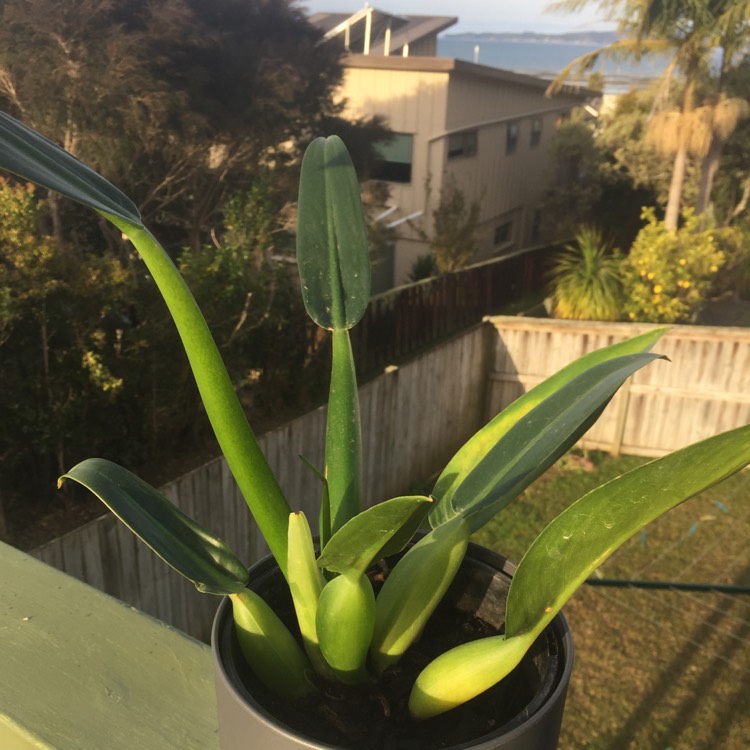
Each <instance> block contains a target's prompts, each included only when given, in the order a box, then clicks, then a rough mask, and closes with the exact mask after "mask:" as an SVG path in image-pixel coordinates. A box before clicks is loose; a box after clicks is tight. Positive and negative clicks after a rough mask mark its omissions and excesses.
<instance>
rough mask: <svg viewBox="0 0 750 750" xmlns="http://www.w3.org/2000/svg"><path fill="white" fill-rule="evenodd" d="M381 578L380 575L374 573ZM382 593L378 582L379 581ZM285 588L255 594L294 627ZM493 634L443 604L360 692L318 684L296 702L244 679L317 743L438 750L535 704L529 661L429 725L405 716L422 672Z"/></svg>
mask: <svg viewBox="0 0 750 750" xmlns="http://www.w3.org/2000/svg"><path fill="white" fill-rule="evenodd" d="M376 576H377V574H376ZM374 583H375V585H376V587H377V585H378V584H377V580H375V581H374ZM285 589H286V587H285V586H277V585H269V586H267V587H266V586H261V587H258V590H259V593H261V595H263V596H264V598H266V600H267V601H268V602H269V604H271V606H272V607H273V608H274V609H276V611H277V612H279V614H280V615H281V616H282V619H284V620H285V621H287V624H288V625H289V626H290V628H294V617H293V615H292V605H291V600H289V599H288V591H287V590H285ZM501 632H502V627H495V626H493V625H492V624H490V623H488V622H485V621H484V620H482V619H480V618H478V617H475V616H474V615H472V614H471V613H468V612H464V611H462V610H460V609H456V608H454V607H450V606H443V605H441V606H440V607H439V608H438V609H437V610H436V611H435V613H434V614H433V615H432V617H431V618H430V620H429V621H428V623H427V626H426V627H425V630H424V632H423V634H422V636H421V638H420V639H419V641H418V642H417V643H415V644H414V645H413V646H412V647H411V648H410V649H409V650H408V651H407V653H406V654H405V655H404V657H403V658H402V659H401V661H400V662H399V663H398V664H397V665H396V666H394V667H391V668H389V669H388V670H387V671H386V672H385V673H384V674H383V676H382V677H381V678H380V679H379V680H377V682H373V683H372V684H368V685H365V686H358V687H356V688H352V687H347V686H342V685H340V684H338V683H336V684H329V683H319V684H320V688H321V690H320V693H318V694H315V695H313V696H309V697H307V698H304V699H302V700H299V701H297V702H294V703H290V702H288V701H284V700H280V699H278V698H276V697H275V696H273V695H271V694H269V691H268V690H267V689H264V688H263V686H262V685H261V684H260V683H258V681H257V679H256V678H255V676H254V675H253V674H252V672H251V670H250V669H249V668H244V669H242V670H241V678H242V680H243V682H244V683H245V686H246V687H247V689H248V690H249V692H250V693H251V694H252V696H253V697H254V699H255V700H256V701H257V702H258V703H260V704H261V706H263V708H265V709H266V711H268V712H269V713H270V714H272V715H273V716H275V717H276V718H277V719H278V720H279V721H280V722H281V723H283V724H286V725H287V726H289V727H291V728H292V729H294V730H295V731H296V732H298V733H300V734H303V735H306V736H308V737H310V738H312V739H315V740H317V741H319V742H322V743H325V744H328V745H333V746H334V747H337V748H345V749H346V750H436V749H437V748H450V747H454V746H460V745H462V744H463V743H466V742H469V741H472V740H476V739H478V738H480V737H483V736H484V735H487V734H489V733H492V732H494V731H496V730H498V729H500V728H501V727H503V726H504V725H506V724H508V723H509V722H511V721H512V720H513V719H514V718H516V717H518V716H519V714H521V715H524V711H525V709H526V708H527V706H528V705H529V703H530V702H531V701H532V699H533V697H534V694H535V691H536V690H537V688H538V685H539V670H538V668H537V666H536V665H535V663H534V660H533V657H527V659H525V660H524V662H522V663H521V665H519V667H518V668H517V669H516V670H514V672H513V673H512V674H511V675H510V676H509V677H507V678H506V679H504V680H503V681H502V682H501V683H500V684H498V685H496V686H495V687H493V688H491V689H490V690H488V691H486V692H485V693H483V694H482V695H480V696H478V697H477V698H475V699H473V700H471V701H469V702H468V703H465V704H464V705H463V706H460V707H458V708H455V709H453V710H452V711H448V712H447V713H445V714H442V715H440V716H436V717H434V718H432V719H427V720H425V721H419V722H418V721H415V720H413V719H412V718H411V717H410V716H409V713H408V708H407V704H408V700H409V693H410V691H411V688H412V685H413V684H414V681H415V680H416V678H417V675H418V674H419V673H420V672H421V670H422V669H423V668H424V667H425V666H426V665H427V664H428V663H429V662H430V661H432V660H433V659H434V658H435V657H437V656H439V655H440V654H442V653H444V652H445V651H447V650H449V649H451V648H453V647H454V646H457V645H460V644H461V643H467V642H469V641H471V640H475V639H477V638H481V637H485V636H492V635H498V634H500V633H501Z"/></svg>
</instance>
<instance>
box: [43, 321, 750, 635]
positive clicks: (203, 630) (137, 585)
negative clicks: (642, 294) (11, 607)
mask: <svg viewBox="0 0 750 750" xmlns="http://www.w3.org/2000/svg"><path fill="white" fill-rule="evenodd" d="M650 327H651V326H644V325H633V324H609V323H574V322H569V321H555V320H539V319H532V318H519V317H495V318H489V319H487V320H486V321H485V323H484V324H482V325H479V326H475V327H473V328H472V329H470V330H468V331H467V332H465V333H464V334H462V335H461V336H459V337H456V338H454V339H451V340H450V341H448V342H446V343H445V344H443V345H441V346H439V347H437V348H435V349H433V350H431V351H430V352H429V353H427V354H425V355H423V356H421V357H419V358H418V359H416V360H415V361H413V362H411V363H409V364H408V365H405V366H403V367H400V368H389V369H388V371H387V372H386V373H385V374H383V375H381V376H380V377H378V378H376V379H375V380H373V381H371V382H370V383H368V384H367V385H366V386H364V387H363V388H361V389H360V402H361V411H362V427H363V443H364V456H365V466H364V474H365V476H364V481H365V487H366V489H367V493H368V494H367V499H368V501H369V502H372V503H374V502H377V501H379V500H383V499H385V498H387V497H391V496H394V495H397V494H402V493H404V492H406V491H408V490H409V489H410V488H411V487H413V485H414V484H415V483H418V482H421V481H423V480H425V479H426V478H427V477H429V476H430V475H432V474H433V473H434V472H436V471H438V470H439V469H440V468H442V466H443V465H444V464H445V463H446V461H447V460H448V459H449V458H450V456H451V455H452V454H453V452H454V451H455V450H456V449H457V448H458V447H459V446H460V445H461V444H462V443H463V442H464V441H465V440H466V439H467V438H468V437H469V436H470V435H471V434H472V433H473V432H474V431H475V430H476V429H477V428H478V427H479V426H480V425H481V424H482V423H483V422H484V421H486V419H488V418H489V417H490V416H492V415H494V414H495V413H496V412H497V411H499V410H500V409H501V408H503V407H504V406H505V405H507V404H508V403H510V402H511V401H512V400H513V399H514V398H516V397H517V396H518V395H520V394H521V393H522V392H524V391H525V390H527V389H528V388H530V387H532V386H534V385H535V384H537V383H538V382H540V381H541V380H542V379H543V378H545V377H546V376H548V375H550V374H552V373H553V372H554V371H556V370H558V369H559V368H560V367H562V366H564V365H565V364H567V363H568V362H570V361H571V360H573V359H574V358H576V357H578V356H580V355H582V354H584V353H586V352H588V351H591V350H593V349H596V348H599V347H602V346H606V345H607V344H610V343H614V342H615V341H619V340H622V339H624V338H627V337H629V336H633V335H635V334H636V333H639V332H641V331H643V330H646V329H647V328H650ZM656 349H657V350H658V351H659V352H663V353H664V354H666V355H667V356H668V357H669V358H670V360H671V362H666V361H657V362H655V363H653V364H651V365H649V366H648V367H646V368H644V369H643V370H640V371H639V372H638V373H637V374H636V375H635V376H634V377H633V378H632V380H631V381H630V382H629V383H628V384H627V385H626V386H624V387H623V389H622V390H621V392H620V394H619V395H618V396H616V397H615V398H614V399H613V401H612V403H611V404H610V406H609V407H608V408H607V410H606V411H605V413H604V414H603V415H602V417H601V419H600V420H599V422H598V423H597V424H596V425H595V426H594V427H593V428H592V430H591V431H590V432H589V434H588V436H587V437H586V439H585V442H584V444H585V445H586V446H588V447H590V448H598V449H604V450H611V451H615V452H618V451H621V452H624V453H633V454H640V455H658V454H663V453H665V452H667V451H669V450H673V449H675V448H678V447H681V446H682V445H685V444H687V443H689V442H693V441H695V440H699V439H701V438H704V437H708V436H709V435H713V434H716V433H718V432H721V431H723V430H727V429H730V428H732V427H735V426H740V425H744V424H747V423H748V422H750V329H738V328H700V327H688V326H678V327H676V328H674V329H672V331H671V332H670V333H668V334H667V336H666V337H665V338H664V339H663V340H662V341H660V342H659V344H658V345H657V347H656ZM324 425H325V409H324V408H321V409H318V410H316V411H314V412H311V413H309V414H307V415H305V416H304V417H301V418H299V419H296V420H294V421H293V422H290V423H288V424H286V425H284V426H282V427H280V428H278V429H276V430H274V431H273V432H270V433H267V434H266V435H263V436H262V437H261V440H260V442H261V445H262V447H263V450H264V452H265V454H266V456H267V458H268V460H269V462H270V464H271V466H272V467H273V469H274V471H275V472H276V475H277V476H278V477H279V480H280V483H281V485H282V487H283V489H284V491H285V492H286V494H287V497H288V498H289V500H290V504H291V505H292V507H293V508H295V509H302V510H304V511H305V512H306V513H308V514H309V517H310V518H311V520H313V519H314V518H316V516H317V507H318V502H319V496H320V486H319V483H318V481H317V480H316V479H315V478H314V476H313V475H312V473H311V472H310V471H309V469H307V468H306V467H305V466H304V464H303V463H302V462H301V461H300V460H299V459H298V455H299V454H302V455H304V456H305V457H306V458H307V459H308V460H310V461H312V462H313V463H314V464H316V465H318V466H320V465H322V463H323V438H324ZM163 489H164V492H165V494H166V495H167V496H168V497H169V498H170V499H172V500H173V501H174V502H175V503H176V504H177V505H178V506H179V507H181V508H182V509H183V510H184V511H185V512H186V513H188V514H190V515H191V516H193V517H195V518H196V519H198V520H199V521H200V522H201V523H203V524H205V525H206V526H207V527H208V528H210V529H212V530H213V531H215V532H216V533H217V534H219V536H221V537H222V538H224V539H225V540H226V541H227V542H228V543H229V544H230V545H231V547H232V548H233V549H234V550H235V551H236V552H237V554H238V555H239V556H240V558H241V559H244V560H247V561H248V562H252V561H254V560H256V559H257V558H258V557H260V556H261V555H263V554H265V552H266V548H265V544H264V543H263V540H262V539H261V537H260V535H259V534H258V531H257V528H256V527H255V525H254V524H253V523H251V521H250V518H249V514H248V512H247V509H246V506H245V504H244V502H243V500H242V499H241V497H240V495H239V492H238V490H237V487H236V485H235V483H234V481H233V479H232V477H231V475H230V473H229V471H228V469H227V467H226V465H225V463H224V461H223V460H222V459H217V460H215V461H212V462H210V463H208V464H206V465H205V466H202V467H200V468H198V469H196V470H195V471H192V472H190V473H189V474H187V475H185V476H183V477H180V478H179V479H177V480H175V481H174V482H172V483H170V484H169V485H167V486H166V487H165V488H163ZM32 554H35V556H36V557H38V558H40V559H42V560H44V561H45V562H47V563H49V564H51V565H54V566H55V567H57V568H59V569H61V570H64V571H65V572H67V573H69V574H71V575H73V576H75V577H76V578H79V579H81V580H83V581H85V582H87V583H90V584H91V585H93V586H95V587H97V588H99V589H102V590H104V591H107V592H108V593H110V594H112V595H113V596H116V597H118V598H120V599H122V600H123V601H126V602H128V603H129V604H132V605H133V606H135V607H138V608H139V609H141V610H143V611H145V612H147V613H149V614H152V615H154V616H156V617H158V618H159V619H160V620H163V621H165V622H168V623H170V624H172V625H174V626H176V627H178V628H180V629H182V630H184V631H186V632H188V633H190V634H192V635H195V636H196V637H202V638H205V637H206V635H207V633H208V630H209V627H210V623H211V620H212V617H213V612H214V610H215V609H216V606H217V601H216V598H215V597H211V596H206V595H204V594H199V593H198V592H197V591H196V590H195V589H194V588H193V586H192V585H191V584H189V583H187V582H186V581H185V580H184V579H183V578H182V577H181V576H179V575H178V574H177V573H175V572H174V571H172V570H171V569H170V568H169V567H168V566H166V565H165V564H163V563H162V562H161V561H160V560H159V559H158V558H157V557H156V556H155V555H154V554H153V553H152V552H151V550H149V549H147V548H146V547H145V546H144V545H142V544H141V543H140V542H139V541H138V540H137V539H136V538H135V537H134V536H133V534H131V532H130V531H129V530H128V529H126V528H125V527H124V526H123V525H122V524H120V523H119V522H116V521H115V520H114V519H113V517H112V516H104V517H102V518H100V519H98V520H96V521H93V522H92V523H90V524H88V525H86V526H84V527H82V528H81V529H78V530H77V531H74V532H71V533H70V534H67V535H66V536H64V537H62V538H60V539H57V540H55V541H53V542H51V543H49V544H47V545H45V546H43V547H41V548H39V549H37V550H36V551H35V552H34V553H32Z"/></svg>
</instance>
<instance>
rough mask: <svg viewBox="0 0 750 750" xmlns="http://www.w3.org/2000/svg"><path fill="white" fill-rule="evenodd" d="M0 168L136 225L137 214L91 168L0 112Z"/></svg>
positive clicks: (138, 223) (136, 211)
mask: <svg viewBox="0 0 750 750" xmlns="http://www.w3.org/2000/svg"><path fill="white" fill-rule="evenodd" d="M0 169H3V170H7V171H8V172H12V173H13V174H15V175H18V176H19V177H22V178H23V179H25V180H29V181H30V182H34V183H36V184H37V185H41V186H42V187H45V188H48V189H49V190H54V191H56V192H58V193H60V194H62V195H64V196H66V197H68V198H70V199H71V200H74V201H77V202H78V203H82V204H83V205H84V206H88V207H89V208H93V209H95V210H97V211H104V212H105V213H108V214H112V215H113V216H117V217H119V218H121V219H125V220H126V221H130V222H132V223H134V224H136V225H138V226H142V224H141V214H140V212H139V211H138V208H137V207H136V205H135V204H134V203H133V201H131V200H130V198H128V197H127V196H126V195H125V194H124V193H122V192H120V190H118V189H117V188H116V187H115V186H114V185H112V184H111V183H110V182H108V181H107V180H105V179H104V178H103V177H102V176H101V175H99V174H97V173H96V172H95V171H94V170H93V169H91V167H89V166H87V165H86V164H84V163H83V162H82V161H80V160H79V159H76V157H75V156H72V155H71V154H69V153H68V152H67V151H65V150H64V149H62V148H61V147H60V146H58V145H57V144H56V143H53V142H52V141H50V140H49V139H48V138H45V137H44V136H43V135H40V134H39V133H37V132H36V131H35V130H32V129H31V128H29V127H27V126H26V125H24V124H23V123H21V122H18V120H14V119H13V118H12V117H10V116H9V115H6V114H5V113H4V112H0Z"/></svg>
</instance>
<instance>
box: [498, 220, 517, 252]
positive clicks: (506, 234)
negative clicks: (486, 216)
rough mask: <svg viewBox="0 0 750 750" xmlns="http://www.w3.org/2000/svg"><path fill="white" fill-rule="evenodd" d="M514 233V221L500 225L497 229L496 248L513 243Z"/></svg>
mask: <svg viewBox="0 0 750 750" xmlns="http://www.w3.org/2000/svg"><path fill="white" fill-rule="evenodd" d="M512 232H513V222H512V221H506V222H505V223H504V224H500V225H499V226H497V227H495V247H497V246H500V245H507V244H508V243H509V242H510V241H511V235H512Z"/></svg>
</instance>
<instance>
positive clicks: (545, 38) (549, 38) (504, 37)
mask: <svg viewBox="0 0 750 750" xmlns="http://www.w3.org/2000/svg"><path fill="white" fill-rule="evenodd" d="M445 39H455V40H460V41H466V42H477V43H481V42H535V43H537V44H593V45H601V46H604V45H605V44H610V43H611V42H614V41H616V40H617V39H618V36H617V33H616V32H614V31H568V32H566V33H563V34H540V33H538V32H536V31H521V32H503V31H496V32H492V33H482V34H474V33H467V32H464V33H461V34H445Z"/></svg>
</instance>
